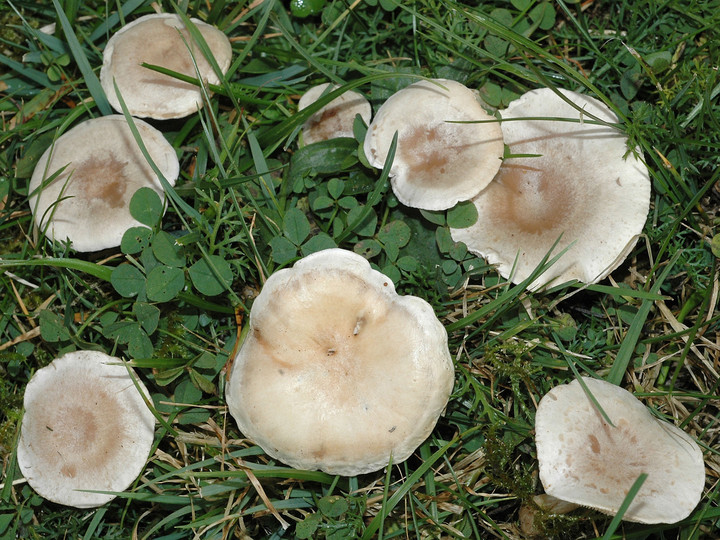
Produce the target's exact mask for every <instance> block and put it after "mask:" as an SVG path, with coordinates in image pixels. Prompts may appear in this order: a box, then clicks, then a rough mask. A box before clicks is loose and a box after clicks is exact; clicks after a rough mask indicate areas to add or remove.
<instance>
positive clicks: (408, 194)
mask: <svg viewBox="0 0 720 540" xmlns="http://www.w3.org/2000/svg"><path fill="white" fill-rule="evenodd" d="M494 120H495V119H494V118H493V117H492V116H490V115H489V114H488V113H486V112H485V109H483V108H482V106H481V104H480V101H479V100H478V97H477V95H476V94H475V93H474V92H473V91H472V90H470V89H469V88H467V87H465V86H464V85H462V84H460V83H459V82H456V81H450V80H447V79H434V80H433V81H420V82H416V83H413V84H411V85H410V86H408V87H406V88H404V89H402V90H400V91H399V92H396V93H395V94H393V95H392V96H390V98H389V99H388V100H387V101H386V102H385V103H383V105H382V106H381V107H380V109H379V110H378V112H377V114H376V115H375V119H374V120H373V121H372V123H371V124H370V127H369V129H368V132H367V135H366V136H365V144H364V151H365V156H366V157H367V159H368V162H369V163H370V164H371V165H372V166H373V167H377V168H379V169H381V168H383V166H384V165H385V160H386V159H387V153H388V150H389V149H390V146H391V144H392V139H393V136H394V135H395V132H397V134H398V142H397V150H396V152H395V159H394V160H393V163H392V167H391V169H390V176H391V178H392V188H393V191H394V192H395V195H396V196H397V198H398V200H399V201H400V202H402V203H403V204H405V205H406V206H411V207H414V208H422V209H425V210H445V209H447V208H451V207H452V206H454V205H455V204H456V203H457V202H459V201H466V200H469V199H471V198H472V197H474V196H475V195H477V194H478V193H479V192H480V190H481V189H483V188H484V187H485V186H486V185H487V184H488V183H489V182H490V181H491V180H492V179H493V176H495V173H496V172H497V171H498V168H499V167H500V163H501V161H500V160H501V158H502V156H503V150H504V146H503V140H502V130H501V129H500V125H499V123H498V122H494ZM468 121H470V122H476V123H468V124H463V123H457V122H468ZM478 121H479V122H485V123H477V122H478Z"/></svg>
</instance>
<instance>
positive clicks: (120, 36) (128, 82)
mask: <svg viewBox="0 0 720 540" xmlns="http://www.w3.org/2000/svg"><path fill="white" fill-rule="evenodd" d="M190 20H191V21H192V23H193V24H194V25H195V26H196V27H197V29H198V30H199V31H200V33H201V34H202V36H203V38H204V39H205V42H206V43H207V44H208V47H209V48H210V51H211V52H212V54H213V56H214V58H215V61H216V62H217V64H218V66H219V67H220V69H221V70H222V72H223V73H225V72H226V71H227V70H228V68H229V67H230V61H231V59H232V48H231V45H230V41H229V40H228V38H227V36H226V35H225V34H224V33H222V32H221V31H220V30H218V29H217V28H215V27H214V26H211V25H209V24H207V23H204V22H202V21H200V20H198V19H190ZM181 34H182V36H183V37H184V38H185V41H183V39H182V37H181ZM186 42H187V45H186ZM188 46H189V47H190V51H192V55H191V54H190V51H188ZM193 58H195V63H196V64H197V69H198V71H197V72H196V71H195V65H194V64H193ZM142 63H147V64H153V65H156V66H162V67H164V68H167V69H171V70H173V71H176V72H178V73H181V74H183V75H187V76H189V77H197V73H198V72H199V73H200V78H201V79H203V80H206V81H207V82H209V83H210V84H219V83H220V80H219V79H218V77H217V75H216V74H215V71H214V70H213V68H212V66H211V65H210V63H209V62H208V61H207V59H206V58H205V56H204V55H203V54H202V52H201V50H200V48H199V47H198V46H197V44H196V43H195V42H194V40H193V39H192V36H191V35H190V33H189V32H188V31H187V29H186V28H185V25H184V24H183V21H182V19H181V18H180V17H179V16H178V15H175V14H173V13H160V14H151V15H145V16H143V17H140V18H139V19H137V20H135V21H133V22H131V23H130V24H127V25H125V26H123V27H122V28H121V29H120V30H119V31H118V32H117V33H115V34H114V35H113V36H112V37H111V38H110V39H109V40H108V42H107V45H106V46H105V51H104V52H103V65H102V69H101V70H100V84H101V85H102V87H103V89H104V90H105V94H107V98H108V101H110V105H112V107H113V108H114V109H115V110H116V111H118V112H121V110H122V109H121V108H120V102H119V101H118V99H117V96H116V94H115V88H114V87H113V79H115V82H116V83H117V86H118V88H119V89H120V95H121V96H122V98H123V100H124V101H125V104H126V105H127V108H128V111H130V114H132V115H133V116H139V117H149V118H155V119H158V120H165V119H168V118H182V117H184V116H187V115H189V114H192V113H194V112H196V111H197V110H198V109H199V108H200V107H202V103H203V101H202V92H201V89H200V88H199V87H198V86H196V85H194V84H190V83H187V82H183V81H180V80H178V79H176V78H174V77H171V76H169V75H163V74H162V73H158V72H156V71H152V70H150V69H148V68H145V67H143V66H142Z"/></svg>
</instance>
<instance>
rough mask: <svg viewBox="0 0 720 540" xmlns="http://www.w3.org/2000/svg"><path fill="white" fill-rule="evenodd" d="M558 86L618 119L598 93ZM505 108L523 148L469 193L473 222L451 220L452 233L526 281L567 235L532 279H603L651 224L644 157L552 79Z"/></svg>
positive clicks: (513, 142) (507, 134) (509, 134)
mask: <svg viewBox="0 0 720 540" xmlns="http://www.w3.org/2000/svg"><path fill="white" fill-rule="evenodd" d="M560 92H561V93H562V95H563V96H565V97H566V98H567V99H568V100H569V101H571V102H572V103H574V104H575V105H577V106H578V107H579V108H580V109H582V110H583V111H586V112H588V113H591V114H592V115H594V116H596V117H598V118H600V119H601V120H603V121H605V122H611V123H616V122H617V121H618V119H617V117H616V116H615V114H614V113H613V112H612V111H611V110H610V109H609V108H608V107H606V106H605V105H604V104H603V103H602V102H600V101H598V100H597V99H594V98H591V97H588V96H584V95H582V94H578V93H576V92H571V91H568V90H561V91H560ZM500 113H501V115H502V118H503V122H502V131H503V136H504V139H505V144H507V145H508V146H509V148H510V154H515V155H519V154H525V155H526V157H510V158H507V159H505V160H504V161H503V164H502V165H501V167H500V170H499V171H498V174H497V176H496V177H495V179H494V180H493V181H492V182H491V183H490V185H488V187H487V188H486V189H484V190H483V191H482V192H480V194H478V195H477V196H476V197H475V198H473V202H474V204H475V206H476V207H477V210H478V219H477V221H476V223H475V224H474V225H472V226H470V227H468V228H464V229H451V235H452V238H453V240H455V241H456V242H464V243H465V244H466V245H467V247H468V249H469V250H470V251H472V252H473V253H475V254H477V255H480V256H482V257H485V258H486V259H487V261H488V262H489V263H490V264H494V265H497V267H498V271H499V272H500V274H501V275H502V276H503V277H505V278H508V277H509V278H511V280H512V282H513V283H520V282H522V281H524V280H525V279H527V278H528V277H529V276H530V275H531V274H532V273H533V271H534V270H535V268H536V267H537V266H538V265H539V264H540V262H541V261H542V259H543V257H544V256H545V255H546V254H547V253H548V252H550V250H551V248H552V246H553V244H554V243H555V242H556V241H557V240H558V238H561V239H560V241H559V242H558V244H557V246H556V248H555V250H554V251H552V253H551V255H555V254H557V253H559V252H561V251H562V250H563V249H565V248H568V251H567V252H566V253H565V254H563V255H562V256H561V258H560V259H559V260H558V261H556V262H555V263H554V264H553V265H552V266H551V267H550V268H549V269H548V270H546V271H545V272H544V273H543V274H542V275H540V276H539V277H538V278H536V279H535V280H533V282H532V283H531V284H530V287H529V288H531V289H536V288H539V287H541V286H542V285H545V284H547V283H549V282H551V281H552V282H553V283H556V284H559V283H563V282H565V281H570V280H573V279H577V280H580V281H582V282H585V283H595V282H597V281H600V280H601V279H603V278H604V277H606V276H607V275H608V274H609V273H610V272H611V271H612V270H614V269H615V268H617V267H618V266H619V265H620V264H621V263H622V262H623V261H624V260H625V257H626V256H627V255H628V254H629V253H630V251H631V250H632V248H633V247H634V245H635V243H636V241H637V238H638V236H639V235H640V233H641V232H642V229H643V226H644V225H645V220H646V219H647V215H648V211H649V208H650V175H649V173H648V170H647V167H646V166H645V164H644V163H643V162H642V160H641V159H640V158H638V157H636V155H635V154H634V153H632V152H631V153H629V154H628V147H627V137H626V136H625V135H624V134H623V133H622V132H620V131H619V130H618V129H616V128H615V127H612V126H607V125H598V124H593V123H591V122H592V119H591V118H590V117H589V116H587V115H583V114H581V113H580V112H579V111H578V110H577V109H576V108H575V107H573V106H572V105H571V104H569V103H567V102H566V101H564V100H563V99H562V98H561V97H560V96H558V95H557V94H556V93H555V92H554V91H553V90H551V89H549V88H542V89H539V90H533V91H531V92H528V93H526V94H524V95H523V96H521V97H520V98H518V99H517V100H515V101H513V102H512V103H510V105H509V106H508V107H507V109H505V110H503V111H500ZM525 118H528V119H527V120H526V119H525ZM543 118H548V119H543ZM551 118H561V119H568V120H570V121H558V120H553V119H551ZM636 152H637V154H638V155H641V151H640V150H639V149H637V150H636ZM626 154H628V155H627V156H626ZM571 244H572V245H571ZM516 258H517V261H516Z"/></svg>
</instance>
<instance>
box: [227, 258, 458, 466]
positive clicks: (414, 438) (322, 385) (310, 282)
mask: <svg viewBox="0 0 720 540" xmlns="http://www.w3.org/2000/svg"><path fill="white" fill-rule="evenodd" d="M452 386H453V364H452V360H451V357H450V353H449V351H448V345H447V334H446V332H445V329H444V327H443V326H442V324H441V323H440V322H439V321H438V319H437V317H436V316H435V314H434V312H433V310H432V308H431V307H430V305H429V304H428V303H427V302H425V301H424V300H422V299H420V298H417V297H413V296H399V295H398V294H397V293H396V292H395V289H394V287H393V283H392V281H391V280H390V279H389V278H388V277H386V276H384V275H383V274H381V273H380V272H377V271H376V270H373V269H372V268H371V267H370V264H369V263H368V262H367V261H366V260H365V259H364V258H363V257H361V256H359V255H357V254H355V253H352V252H350V251H345V250H341V249H330V250H325V251H321V252H318V253H314V254H312V255H309V256H307V257H305V258H304V259H301V260H300V261H298V262H297V263H296V264H295V266H293V267H292V268H289V269H283V270H280V271H278V272H276V273H275V274H273V275H272V276H270V278H269V279H268V280H267V282H266V283H265V285H264V287H263V289H262V292H261V293H260V295H259V296H258V297H257V298H256V299H255V303H254V304H253V307H252V310H251V313H250V329H249V332H248V334H247V337H246V338H245V341H244V343H243V344H242V347H241V348H240V351H239V352H238V354H237V356H236V357H235V361H234V364H233V367H232V371H231V373H230V378H229V381H228V384H227V387H226V388H227V389H226V394H227V396H226V397H227V402H228V406H229V408H230V412H231V414H232V415H233V417H234V418H235V420H236V421H237V423H238V426H239V427H240V430H241V431H242V432H243V434H244V435H245V436H247V437H248V438H250V439H251V440H253V441H254V442H255V443H257V444H258V445H260V446H261V447H262V448H263V449H264V450H265V452H267V453H268V454H269V455H271V456H273V457H276V458H277V459H279V460H281V461H283V462H285V463H287V464H289V465H291V466H293V467H296V468H303V469H321V470H323V471H326V472H328V473H331V474H342V475H348V476H351V475H355V474H360V473H366V472H370V471H374V470H377V469H380V468H382V467H384V466H385V465H387V464H388V462H389V461H390V459H392V461H393V462H394V463H397V462H400V461H403V460H405V459H407V458H408V457H409V456H410V454H412V452H413V451H414V450H415V449H416V448H417V446H418V445H419V444H420V443H422V441H423V440H425V438H427V436H428V435H429V434H430V432H431V431H432V429H433V427H434V426H435V423H436V421H437V419H438V417H439V416H440V414H441V412H442V410H443V409H444V407H445V404H446V403H447V400H448V397H449V395H450V392H451V390H452Z"/></svg>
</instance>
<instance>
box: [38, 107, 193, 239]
mask: <svg viewBox="0 0 720 540" xmlns="http://www.w3.org/2000/svg"><path fill="white" fill-rule="evenodd" d="M135 126H136V127H137V130H138V132H139V133H140V138H141V139H142V141H143V144H144V145H145V147H146V148H147V151H148V153H149V154H150V157H151V158H152V160H153V162H154V163H155V164H156V165H157V167H158V168H159V169H160V171H161V172H162V173H163V176H164V177H165V178H166V179H167V181H168V182H169V183H170V184H171V185H174V184H175V180H176V178H177V176H178V174H179V172H180V164H179V162H178V158H177V154H176V153H175V149H174V148H173V147H172V146H170V144H169V143H168V142H167V141H166V140H165V138H164V137H163V135H162V133H160V132H159V131H158V130H156V129H155V128H153V127H152V126H150V125H149V124H147V123H145V122H143V121H142V120H136V121H135ZM141 187H150V188H152V189H154V190H155V191H156V192H157V193H158V194H160V195H161V196H162V195H163V194H164V191H163V188H162V185H161V184H160V181H159V180H158V178H157V176H156V175H155V173H154V172H153V170H152V168H151V167H150V165H149V164H148V162H147V160H146V159H145V157H144V156H143V154H142V152H141V151H140V148H139V146H138V145H137V142H136V141H135V139H134V138H133V135H132V132H131V131H130V126H129V125H128V123H127V121H126V120H125V117H123V116H122V115H110V116H104V117H101V118H95V119H92V120H87V121H85V122H82V123H81V124H78V125H77V126H75V127H74V128H72V129H71V130H69V131H67V132H65V133H64V134H63V135H61V136H60V137H58V139H57V140H56V141H55V143H54V144H53V145H52V146H51V147H50V148H48V149H47V150H46V151H45V153H44V154H43V155H42V156H41V157H40V160H39V161H38V163H37V165H36V166H35V170H34V172H33V175H32V178H31V179H30V198H29V202H30V209H31V211H32V213H33V218H34V221H35V224H36V225H38V226H39V227H40V228H41V229H45V228H47V234H48V236H49V237H50V238H51V239H53V240H56V241H63V240H65V239H69V240H71V241H72V245H73V248H74V249H75V250H77V251H97V250H100V249H105V248H111V247H116V246H119V245H120V242H121V241H122V237H123V234H124V233H125V231H126V230H127V229H129V228H131V227H134V226H138V225H140V223H139V222H138V221H136V220H135V219H134V218H133V217H132V216H131V215H130V209H129V203H130V199H131V198H132V196H133V194H134V193H135V192H136V191H137V190H138V189H140V188H141Z"/></svg>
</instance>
